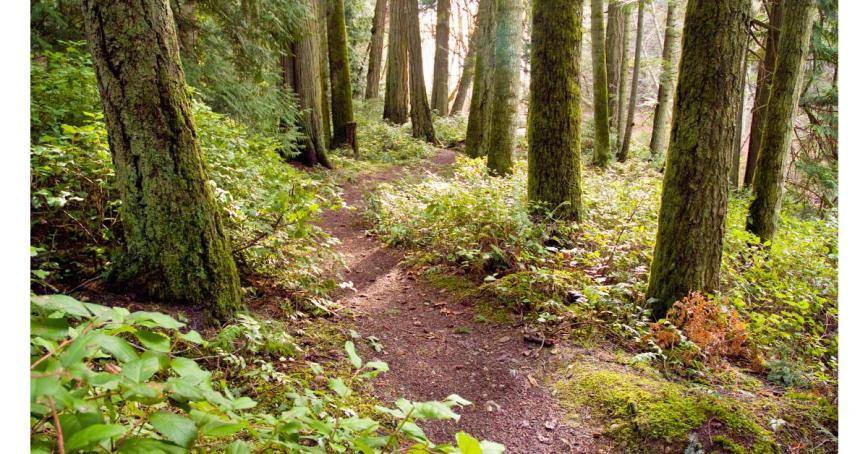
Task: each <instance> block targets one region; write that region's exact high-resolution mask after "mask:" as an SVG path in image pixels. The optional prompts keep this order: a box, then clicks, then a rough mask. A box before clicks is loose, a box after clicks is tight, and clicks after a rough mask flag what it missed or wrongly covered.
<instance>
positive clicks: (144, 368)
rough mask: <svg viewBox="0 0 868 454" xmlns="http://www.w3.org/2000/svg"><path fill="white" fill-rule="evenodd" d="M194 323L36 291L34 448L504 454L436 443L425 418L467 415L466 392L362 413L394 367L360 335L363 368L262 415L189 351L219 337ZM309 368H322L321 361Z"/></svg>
mask: <svg viewBox="0 0 868 454" xmlns="http://www.w3.org/2000/svg"><path fill="white" fill-rule="evenodd" d="M184 326H185V325H184V324H183V323H181V322H178V321H177V320H175V319H174V318H172V317H170V316H168V315H165V314H162V313H159V312H133V313H130V312H129V311H128V310H126V309H123V308H109V307H105V306H100V305H96V304H90V303H83V302H80V301H77V300H75V299H73V298H70V297H68V296H65V295H47V296H33V297H32V298H31V327H32V328H31V335H30V358H31V367H30V370H31V394H30V402H31V408H30V414H31V416H30V426H31V451H32V452H37V453H48V452H55V451H57V450H61V451H64V450H65V452H70V453H72V452H121V453H124V452H129V453H133V452H167V453H174V452H179V453H180V452H187V450H192V449H203V450H207V451H212V450H225V451H226V452H233V453H249V452H261V451H269V450H283V451H291V452H309V453H324V452H344V451H346V450H358V451H360V452H371V453H373V452H384V451H392V450H394V449H396V448H397V447H398V446H409V445H412V447H410V448H409V451H408V452H419V453H422V452H443V453H471V452H477V453H478V452H487V453H499V452H503V447H502V446H501V445H498V444H496V443H491V442H479V441H477V440H476V439H474V438H472V437H470V436H469V435H467V434H464V433H459V434H458V435H457V437H456V438H457V443H458V447H457V448H456V447H454V446H451V445H435V444H434V443H432V442H431V441H430V440H428V438H427V437H426V436H425V434H424V432H423V431H422V429H421V428H420V427H419V426H418V424H417V422H420V421H432V420H444V419H452V420H458V419H459V415H458V414H457V413H455V412H454V411H453V409H454V408H456V407H460V406H465V405H469V404H470V402H468V401H466V400H464V399H462V398H461V397H459V396H456V395H451V396H449V397H447V398H446V399H444V400H443V401H430V402H411V401H408V400H406V399H399V400H398V401H396V402H395V405H394V407H385V406H377V407H376V411H377V413H378V414H379V418H380V419H381V420H382V421H377V420H375V419H372V418H370V417H365V416H360V415H359V414H358V412H357V411H355V410H354V409H353V408H352V406H351V405H350V402H351V400H350V397H351V396H352V395H353V390H352V388H351V387H352V386H353V385H354V384H356V383H357V382H362V381H365V380H370V379H372V378H374V377H376V376H377V375H378V374H380V373H382V372H385V371H387V370H388V366H387V365H386V363H384V362H382V361H368V362H363V361H362V359H361V358H360V357H359V356H358V354H357V353H356V351H355V347H354V345H353V344H352V342H347V343H346V345H345V350H346V353H347V356H348V359H349V362H350V365H351V366H352V368H353V371H354V372H353V374H352V376H351V377H350V378H349V379H348V380H349V382H347V381H345V380H344V378H342V377H331V378H328V377H323V379H322V381H323V382H324V383H325V384H326V385H325V386H324V387H323V388H321V389H320V388H311V387H292V386H287V387H286V389H285V393H286V394H285V396H286V398H287V405H285V407H284V408H283V411H281V412H280V413H276V414H272V413H265V412H260V411H258V410H257V407H258V404H257V402H256V401H254V400H253V399H251V398H250V397H247V396H243V395H240V394H239V393H237V392H233V390H232V389H231V386H229V385H230V384H229V383H227V382H225V381H224V380H218V379H217V378H216V377H215V376H214V373H212V372H211V371H209V370H207V369H203V368H202V367H201V365H200V363H199V362H197V360H195V359H193V358H191V357H190V356H195V355H197V354H201V352H203V351H205V350H206V349H208V348H209V343H208V342H207V341H205V340H204V339H203V338H202V336H201V335H200V334H199V333H198V332H196V331H193V330H185V329H184ZM218 351H219V350H218ZM222 356H224V357H228V355H227V354H223V355H222ZM309 366H310V368H311V370H312V372H313V373H314V374H315V375H316V376H323V374H324V372H323V369H322V367H321V366H319V365H318V364H316V363H310V364H309Z"/></svg>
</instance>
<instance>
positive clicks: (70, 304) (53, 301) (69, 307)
mask: <svg viewBox="0 0 868 454" xmlns="http://www.w3.org/2000/svg"><path fill="white" fill-rule="evenodd" d="M30 302H31V303H33V304H34V305H36V306H38V307H40V308H42V309H45V310H48V311H57V312H62V313H64V314H66V315H71V316H74V317H90V315H91V314H90V311H88V310H87V308H86V307H84V304H82V303H81V301H79V300H77V299H75V298H73V297H71V296H67V295H40V296H33V297H31V298H30Z"/></svg>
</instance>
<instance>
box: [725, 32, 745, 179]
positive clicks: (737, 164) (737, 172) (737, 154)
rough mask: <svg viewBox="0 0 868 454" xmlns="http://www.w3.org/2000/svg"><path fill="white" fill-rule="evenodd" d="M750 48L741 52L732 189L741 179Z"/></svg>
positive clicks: (731, 173) (730, 176) (730, 174)
mask: <svg viewBox="0 0 868 454" xmlns="http://www.w3.org/2000/svg"><path fill="white" fill-rule="evenodd" d="M747 55H748V48H747V47H745V48H744V49H743V50H742V53H741V83H740V85H739V87H740V89H741V91H740V92H739V93H738V114H737V115H736V117H735V141H734V142H733V144H732V168H731V169H730V171H729V184H730V187H731V188H732V189H738V187H739V185H740V183H741V181H740V178H739V177H740V176H741V135H742V134H741V133H742V130H743V129H744V127H743V126H744V96H745V93H746V92H747V89H746V88H747V87H746V86H745V84H746V83H747V68H748V64H747V62H748V58H747Z"/></svg>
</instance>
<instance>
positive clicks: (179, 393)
mask: <svg viewBox="0 0 868 454" xmlns="http://www.w3.org/2000/svg"><path fill="white" fill-rule="evenodd" d="M166 387H167V388H166V389H167V391H169V392H170V393H172V397H173V398H175V400H178V401H181V402H183V401H197V400H203V399H205V396H204V395H202V391H201V390H200V389H199V388H197V387H196V386H195V385H191V384H190V383H188V382H187V381H185V380H184V379H183V378H178V377H173V378H170V379H169V380H167V381H166Z"/></svg>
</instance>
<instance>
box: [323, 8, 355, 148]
mask: <svg viewBox="0 0 868 454" xmlns="http://www.w3.org/2000/svg"><path fill="white" fill-rule="evenodd" d="M329 1H330V2H331V4H330V5H329V8H328V44H329V70H330V71H331V73H330V74H331V79H330V81H331V90H332V93H331V95H332V130H333V133H332V140H331V148H337V147H340V146H343V145H349V144H350V143H352V141H353V138H351V137H348V136H347V131H348V130H349V129H348V126H347V125H349V124H351V123H353V83H352V81H351V80H350V57H349V55H348V50H347V27H346V24H345V19H344V0H329Z"/></svg>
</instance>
